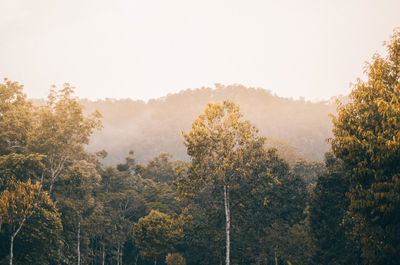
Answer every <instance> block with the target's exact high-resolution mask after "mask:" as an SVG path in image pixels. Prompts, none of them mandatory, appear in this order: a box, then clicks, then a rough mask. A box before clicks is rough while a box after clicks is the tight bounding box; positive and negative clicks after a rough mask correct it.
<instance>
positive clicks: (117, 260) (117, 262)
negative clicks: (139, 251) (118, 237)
mask: <svg viewBox="0 0 400 265" xmlns="http://www.w3.org/2000/svg"><path fill="white" fill-rule="evenodd" d="M117 265H119V243H118V248H117Z"/></svg>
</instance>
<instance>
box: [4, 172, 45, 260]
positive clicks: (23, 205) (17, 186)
mask: <svg viewBox="0 0 400 265" xmlns="http://www.w3.org/2000/svg"><path fill="white" fill-rule="evenodd" d="M41 189H42V186H41V185H40V183H39V182H36V183H35V184H32V183H31V181H30V180H28V181H27V182H26V183H25V182H21V181H19V180H15V179H11V180H10V181H9V183H8V188H7V189H5V190H4V191H3V192H2V193H1V195H0V222H4V223H6V224H9V225H10V226H11V235H10V257H9V260H10V265H12V264H13V257H14V251H13V248H14V239H15V237H16V236H17V235H18V233H19V232H20V231H21V229H22V227H23V226H24V224H25V222H26V221H27V220H28V219H29V218H30V217H31V216H32V214H33V213H34V212H35V211H36V210H37V209H38V208H39V207H40V205H41V204H48V205H51V204H52V202H51V200H50V198H49V197H48V195H47V193H45V192H42V191H41Z"/></svg>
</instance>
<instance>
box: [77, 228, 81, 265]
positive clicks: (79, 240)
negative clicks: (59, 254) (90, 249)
mask: <svg viewBox="0 0 400 265" xmlns="http://www.w3.org/2000/svg"><path fill="white" fill-rule="evenodd" d="M80 245H81V221H78V247H77V250H78V265H81V248H80V247H81V246H80Z"/></svg>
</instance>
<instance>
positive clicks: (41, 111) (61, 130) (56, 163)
mask: <svg viewBox="0 0 400 265" xmlns="http://www.w3.org/2000/svg"><path fill="white" fill-rule="evenodd" d="M73 92H74V88H73V87H71V86H70V85H69V84H68V83H66V84H64V88H63V89H61V90H59V91H57V90H51V92H50V94H49V96H48V100H47V102H46V105H44V106H41V107H39V108H38V110H37V111H36V112H35V115H36V118H35V123H34V125H33V130H32V132H31V134H30V137H29V151H30V152H36V153H39V154H44V155H46V158H45V160H44V163H45V165H46V170H45V175H44V181H45V183H44V184H46V185H48V190H49V194H50V195H52V191H53V187H54V183H55V181H56V180H57V179H58V178H59V176H60V175H61V173H62V172H63V171H65V170H66V169H67V168H68V165H71V163H72V162H73V160H75V159H81V158H82V156H83V155H84V147H85V145H86V144H88V143H89V139H90V136H91V135H92V133H93V131H94V130H95V129H98V128H100V127H101V122H100V120H99V119H100V117H101V115H100V113H99V112H97V111H96V112H94V113H92V114H91V115H90V116H89V117H85V115H84V114H83V109H82V106H81V105H80V104H79V102H78V100H77V98H75V97H73ZM80 156H81V157H80Z"/></svg>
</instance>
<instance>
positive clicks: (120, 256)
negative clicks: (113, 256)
mask: <svg viewBox="0 0 400 265" xmlns="http://www.w3.org/2000/svg"><path fill="white" fill-rule="evenodd" d="M122 250H123V246H122V244H121V251H120V252H119V258H120V262H119V265H122Z"/></svg>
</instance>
